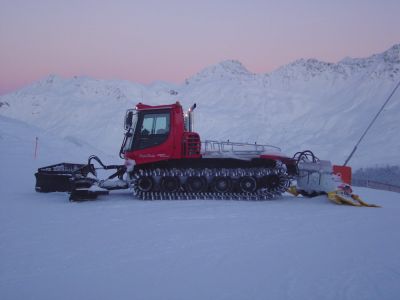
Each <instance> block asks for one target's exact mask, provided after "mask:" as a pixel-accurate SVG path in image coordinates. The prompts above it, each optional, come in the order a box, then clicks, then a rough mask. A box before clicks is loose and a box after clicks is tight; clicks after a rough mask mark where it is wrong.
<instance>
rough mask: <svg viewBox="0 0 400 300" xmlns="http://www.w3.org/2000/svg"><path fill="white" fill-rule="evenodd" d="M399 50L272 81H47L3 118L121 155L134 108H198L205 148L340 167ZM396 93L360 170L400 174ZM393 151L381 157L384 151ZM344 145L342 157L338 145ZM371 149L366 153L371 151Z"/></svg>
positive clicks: (21, 93) (274, 76) (235, 71)
mask: <svg viewBox="0 0 400 300" xmlns="http://www.w3.org/2000/svg"><path fill="white" fill-rule="evenodd" d="M399 69H400V44H398V45H394V46H393V47H391V48H390V49H388V50H387V51H385V52H382V53H380V54H374V55H371V56H369V57H367V58H355V59H344V60H342V61H340V62H338V63H327V62H321V61H318V60H316V59H299V60H296V61H295V62H293V63H291V64H288V65H286V66H283V67H281V68H279V69H277V70H275V71H273V72H271V73H264V74H254V73H251V72H250V71H248V70H247V69H246V68H245V67H244V66H243V64H242V63H240V62H239V61H237V60H226V61H223V62H221V63H219V64H216V65H213V66H209V67H206V68H204V69H203V70H201V71H200V72H198V73H197V74H195V75H193V76H192V77H189V78H188V79H187V80H186V82H185V83H183V84H181V85H176V84H170V83H167V82H162V81H156V82H153V83H151V84H148V85H144V84H139V83H132V82H129V81H120V80H101V79H93V78H89V77H83V76H80V77H78V76H74V77H73V78H67V79H66V78H62V77H60V76H57V75H49V76H47V77H46V78H43V79H42V80H39V81H38V82H36V83H34V84H32V85H30V86H27V87H24V88H22V89H21V90H18V91H16V92H13V93H10V94H7V95H4V96H0V114H1V115H5V116H8V117H11V118H15V119H18V120H22V121H24V122H26V123H29V124H33V125H35V126H38V127H40V128H43V129H45V130H47V131H50V132H52V133H54V134H57V135H60V136H62V137H73V138H76V139H78V140H84V141H87V142H88V143H90V144H92V145H93V146H94V147H95V148H97V149H102V150H103V151H105V152H107V153H110V154H113V153H115V155H116V154H117V153H118V147H119V145H120V142H121V140H122V134H123V129H122V120H123V116H124V114H125V110H126V109H127V108H131V107H134V105H135V104H136V103H137V102H143V103H148V104H152V105H157V104H165V103H173V102H175V101H177V100H179V101H181V102H182V104H183V105H184V107H189V106H190V105H191V104H192V103H193V102H197V104H198V107H199V108H198V109H197V110H196V123H195V130H198V131H199V133H200V135H201V137H202V139H206V138H207V139H210V138H211V139H220V140H227V139H230V140H236V141H243V142H258V143H267V144H274V145H277V146H279V147H281V148H283V149H284V150H285V152H287V153H288V154H292V153H294V152H297V151H299V150H303V149H312V150H314V151H315V152H316V154H317V155H319V156H320V157H321V158H328V159H332V160H333V161H335V162H336V163H342V162H343V161H344V159H345V157H346V155H348V153H349V152H350V151H351V148H352V147H353V145H354V143H355V141H356V140H357V139H358V138H359V136H360V135H361V133H362V131H363V130H364V129H365V128H366V126H367V125H368V122H369V121H370V120H371V119H372V117H373V116H374V114H375V113H376V112H377V110H378V109H379V107H380V105H381V104H382V103H383V101H384V99H386V97H387V96H388V94H389V93H390V91H391V89H393V87H394V85H395V83H396V82H397V81H398V80H400V72H399ZM399 94H400V93H397V94H396V95H395V96H394V99H392V102H391V103H390V104H389V105H388V108H387V110H386V111H385V112H384V114H383V115H382V116H381V118H380V119H378V122H377V125H376V128H373V130H371V133H370V135H369V136H367V139H366V140H367V142H366V144H365V145H361V146H362V147H361V146H360V150H359V153H357V154H358V156H356V157H355V158H354V163H355V165H358V166H360V167H362V166H371V164H372V165H373V164H392V163H395V164H400V159H399V158H398V155H397V153H396V151H394V150H390V149H399V148H400V142H399V140H398V139H395V138H394V136H395V134H396V132H397V130H399V126H398V124H397V123H398V122H396V119H397V115H398V113H400V105H399V101H397V100H398V99H399V98H400V96H399ZM380 143H381V144H385V145H387V148H388V149H389V150H388V151H386V152H387V153H386V155H385V156H384V157H383V156H382V155H380V153H381V152H380V151H379V144H380ZM338 144H339V145H341V146H340V147H339V149H338V146H337V145H338ZM368 149H369V150H368Z"/></svg>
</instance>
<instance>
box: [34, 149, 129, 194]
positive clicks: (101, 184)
mask: <svg viewBox="0 0 400 300" xmlns="http://www.w3.org/2000/svg"><path fill="white" fill-rule="evenodd" d="M93 160H95V161H96V162H97V163H98V164H99V165H100V167H98V168H96V167H95V166H94V164H93V163H92V161H93ZM98 169H103V170H116V172H115V173H113V174H112V175H110V176H109V177H108V178H107V179H106V180H99V179H98V178H97V172H96V170H98ZM125 171H126V168H125V166H124V165H108V166H107V165H104V164H103V163H102V161H101V160H100V159H99V158H98V157H97V156H94V155H92V156H90V157H89V159H88V163H87V164H86V165H85V164H73V163H60V164H56V165H51V166H47V167H43V168H40V169H38V171H37V173H35V176H36V186H35V189H36V191H37V192H43V193H48V192H69V193H70V197H69V199H70V201H79V200H84V199H85V200H86V199H95V198H97V196H98V195H106V194H108V193H109V191H110V190H115V189H126V188H128V184H127V183H126V182H125V181H123V179H122V176H123V175H124V174H125ZM115 178H117V179H115Z"/></svg>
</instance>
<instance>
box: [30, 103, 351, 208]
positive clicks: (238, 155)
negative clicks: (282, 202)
mask: <svg viewBox="0 0 400 300" xmlns="http://www.w3.org/2000/svg"><path fill="white" fill-rule="evenodd" d="M195 108H196V104H194V105H193V106H192V107H191V108H190V109H189V110H188V111H187V112H186V113H184V112H183V109H182V106H181V105H180V103H179V102H176V103H174V104H171V105H159V106H150V105H145V104H142V103H139V104H137V106H136V108H135V109H130V110H128V111H127V113H126V116H125V137H124V141H123V143H122V146H121V150H120V157H121V158H123V159H124V160H125V163H124V165H109V166H107V165H104V164H103V163H102V162H101V160H100V159H99V158H98V157H96V156H91V157H90V158H89V161H88V163H87V164H86V165H84V164H70V163H61V164H57V165H52V166H47V167H44V168H40V169H39V170H38V172H37V173H36V174H35V175H36V191H38V192H52V191H67V192H70V200H83V199H88V198H96V197H97V195H100V194H107V193H108V192H109V191H110V190H115V189H128V188H131V189H132V190H133V193H134V195H135V197H136V198H139V199H238V200H239V199H241V200H267V199H272V198H274V197H276V196H279V195H281V194H282V193H284V192H286V191H288V190H289V188H290V187H291V183H292V182H293V181H296V182H298V184H297V186H296V188H295V190H296V193H300V194H303V195H305V196H314V195H319V194H321V193H328V192H332V191H335V190H336V189H337V186H338V185H339V184H340V183H342V182H341V181H340V180H335V178H336V177H337V176H336V177H335V176H333V175H332V173H333V167H332V165H331V163H330V162H329V161H320V160H318V159H317V158H316V157H315V156H314V155H313V154H312V152H310V151H304V152H299V153H297V154H296V155H295V156H294V157H293V158H292V157H288V156H286V155H284V154H282V152H281V149H279V148H278V147H275V146H271V145H260V144H248V143H234V142H229V141H227V142H218V141H212V140H206V141H201V139H200V136H199V134H198V133H196V132H194V131H193V110H194V109H195ZM96 166H98V167H96ZM346 168H347V169H346ZM96 169H106V170H109V169H114V170H116V172H115V173H114V174H112V175H111V176H109V177H108V178H107V179H105V180H100V179H98V178H97V176H96ZM341 171H342V172H344V173H347V175H346V176H349V174H351V169H350V168H348V167H345V169H341ZM348 183H350V182H348ZM293 190H294V188H293V187H292V188H291V189H290V191H291V192H293Z"/></svg>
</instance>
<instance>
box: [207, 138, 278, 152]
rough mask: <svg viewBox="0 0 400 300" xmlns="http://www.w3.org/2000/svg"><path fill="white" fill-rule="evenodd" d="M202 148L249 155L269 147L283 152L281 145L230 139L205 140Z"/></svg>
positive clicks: (209, 150) (210, 150)
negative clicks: (240, 141) (231, 140)
mask: <svg viewBox="0 0 400 300" xmlns="http://www.w3.org/2000/svg"><path fill="white" fill-rule="evenodd" d="M235 147H237V148H240V147H243V148H244V147H248V148H252V149H243V148H242V149H235ZM202 148H203V149H204V152H206V153H226V152H232V153H234V154H237V155H240V154H243V155H249V154H262V153H264V152H266V151H267V150H268V149H270V150H273V151H277V152H281V151H282V150H281V149H280V148H279V147H276V146H272V145H266V144H250V143H239V142H230V141H215V140H205V141H204V142H202Z"/></svg>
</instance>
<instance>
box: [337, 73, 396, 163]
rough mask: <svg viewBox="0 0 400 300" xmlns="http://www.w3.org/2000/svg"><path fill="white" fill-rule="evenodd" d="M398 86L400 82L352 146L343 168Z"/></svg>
mask: <svg viewBox="0 0 400 300" xmlns="http://www.w3.org/2000/svg"><path fill="white" fill-rule="evenodd" d="M399 86H400V81H399V83H398V84H397V85H396V87H395V88H394V89H393V91H392V92H391V93H390V95H389V97H388V98H387V99H386V101H385V103H383V105H382V107H381V109H380V110H379V111H378V113H377V114H376V115H375V117H374V118H373V119H372V121H371V123H369V125H368V127H367V129H366V130H365V131H364V133H363V135H362V136H361V138H360V139H359V140H358V142H357V144H356V145H355V146H354V148H353V151H351V153H350V155H349V157H348V158H347V159H346V161H345V162H344V165H343V166H346V165H347V163H348V162H349V160H350V159H351V158H352V157H353V154H354V153H355V152H356V150H357V147H358V145H359V144H360V143H361V141H362V140H363V138H364V137H365V135H366V134H367V132H368V130H369V129H370V128H371V127H372V125H373V124H374V123H375V121H376V119H377V118H378V116H379V115H380V114H381V112H382V111H383V109H384V108H385V106H386V104H388V102H389V100H390V99H391V98H392V96H393V94H394V93H395V92H396V90H397V88H398V87H399Z"/></svg>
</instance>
